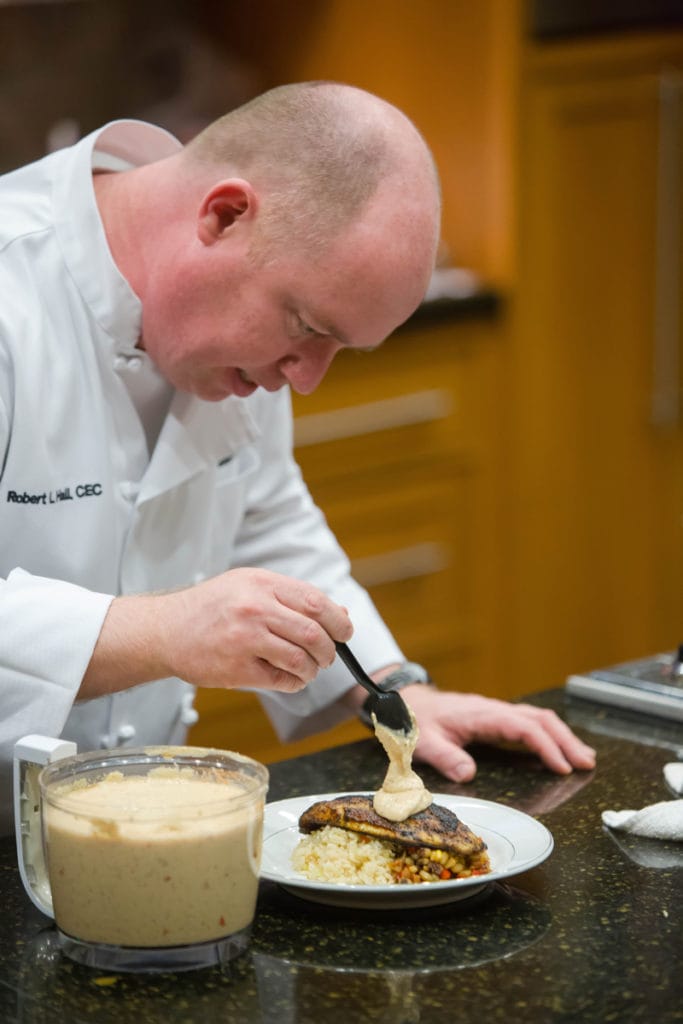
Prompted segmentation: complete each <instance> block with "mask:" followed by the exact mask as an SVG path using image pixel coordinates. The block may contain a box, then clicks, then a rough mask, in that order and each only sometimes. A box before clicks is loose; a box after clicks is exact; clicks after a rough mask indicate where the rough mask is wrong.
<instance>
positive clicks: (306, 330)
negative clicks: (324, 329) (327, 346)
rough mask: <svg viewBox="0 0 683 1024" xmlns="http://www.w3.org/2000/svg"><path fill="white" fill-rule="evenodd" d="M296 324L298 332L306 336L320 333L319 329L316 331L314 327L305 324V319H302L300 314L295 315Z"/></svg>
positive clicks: (309, 336)
mask: <svg viewBox="0 0 683 1024" xmlns="http://www.w3.org/2000/svg"><path fill="white" fill-rule="evenodd" d="M297 325H298V328H299V334H302V335H304V337H306V338H311V337H314V336H315V335H320V331H316V329H315V327H311V325H310V324H307V323H306V321H305V320H302V319H301V317H300V316H299V317H297Z"/></svg>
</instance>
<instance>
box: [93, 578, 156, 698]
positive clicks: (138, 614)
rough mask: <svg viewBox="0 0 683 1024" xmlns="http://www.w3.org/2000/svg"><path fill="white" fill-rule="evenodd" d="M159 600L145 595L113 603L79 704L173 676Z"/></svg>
mask: <svg viewBox="0 0 683 1024" xmlns="http://www.w3.org/2000/svg"><path fill="white" fill-rule="evenodd" d="M160 600H162V598H161V595H149V594H142V595H136V596H130V597H117V598H115V599H114V600H113V601H112V603H111V605H110V606H109V611H108V612H107V615H106V616H105V619H104V622H103V624H102V630H101V632H100V635H99V637H98V640H97V644H96V645H95V649H94V650H93V654H92V657H91V659H90V663H89V664H88V668H87V670H86V672H85V675H84V676H83V680H82V682H81V686H80V689H79V691H78V694H77V697H76V699H77V700H90V699H91V698H93V697H101V696H103V695H104V694H107V693H115V692H117V691H119V690H126V689H128V688H129V687H131V686H137V685H138V684H139V683H148V682H151V681H152V680H154V679H163V678H165V677H166V676H169V675H172V674H173V671H172V668H171V666H170V665H169V663H168V661H167V660H166V656H165V655H166V650H165V644H164V640H163V634H162V622H163V617H162V615H161V614H160V612H161V609H160V608H159V601H160Z"/></svg>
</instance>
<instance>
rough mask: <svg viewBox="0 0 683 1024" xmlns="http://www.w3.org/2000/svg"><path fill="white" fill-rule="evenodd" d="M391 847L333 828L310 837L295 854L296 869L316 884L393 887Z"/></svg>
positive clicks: (322, 830) (297, 848)
mask: <svg viewBox="0 0 683 1024" xmlns="http://www.w3.org/2000/svg"><path fill="white" fill-rule="evenodd" d="M393 859H394V852H393V849H392V847H391V844H390V843H386V842H384V841H383V840H381V839H371V838H370V837H368V836H362V835H360V834H359V833H357V832H349V831H347V830H346V829H343V828H335V827H334V826H333V825H325V827H324V828H321V829H318V830H317V831H315V832H311V833H309V835H307V836H304V837H303V839H301V840H300V842H299V844H298V845H297V846H296V847H295V848H294V852H293V853H292V866H293V867H294V869H295V870H296V871H300V872H301V873H302V874H303V875H305V876H306V878H310V879H311V880H312V881H315V882H338V883H341V884H342V885H390V884H391V883H392V882H393V881H394V878H393V875H392V874H391V868H390V864H391V862H392V860H393Z"/></svg>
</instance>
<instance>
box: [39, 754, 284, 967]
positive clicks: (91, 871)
mask: <svg viewBox="0 0 683 1024" xmlns="http://www.w3.org/2000/svg"><path fill="white" fill-rule="evenodd" d="M233 774H234V773H233ZM264 774H265V770H264ZM264 799H265V785H264V784H263V785H261V786H260V787H258V786H257V787H255V786H254V785H253V783H252V785H251V787H250V788H246V789H245V786H244V785H242V784H241V782H240V781H239V780H238V781H234V780H233V779H232V778H231V777H230V773H229V772H225V773H222V772H221V771H220V770H218V769H213V770H209V771H203V772H199V773H198V772H197V771H196V770H195V769H193V768H187V767H180V766H178V765H177V764H173V763H170V764H162V765H157V766H154V767H151V768H147V769H146V770H145V771H144V773H143V774H124V773H123V772H122V771H117V770H115V771H110V772H108V773H106V774H100V777H99V778H98V779H96V780H95V781H90V780H88V779H82V778H81V779H77V780H76V781H73V782H71V783H69V782H67V783H61V784H59V785H56V786H54V787H51V788H50V789H49V790H48V794H47V797H46V799H45V800H44V803H43V815H44V821H43V830H44V837H45V846H46V853H47V860H48V871H49V876H50V885H51V888H52V898H53V904H54V912H55V920H56V922H57V925H58V927H59V928H60V929H61V931H62V932H64V933H66V934H67V935H71V936H73V937H74V938H78V939H81V940H84V941H86V942H93V943H106V944H110V945H118V946H133V947H166V946H183V945H188V944H191V943H201V942H207V941H210V940H216V939H219V938H223V937H225V936H227V935H231V934H233V933H235V932H239V931H240V930H241V929H243V928H246V927H247V926H248V925H250V924H251V921H252V918H253V915H254V907H255V904H256V894H257V886H258V871H259V863H260V853H261V837H262V821H263V805H264Z"/></svg>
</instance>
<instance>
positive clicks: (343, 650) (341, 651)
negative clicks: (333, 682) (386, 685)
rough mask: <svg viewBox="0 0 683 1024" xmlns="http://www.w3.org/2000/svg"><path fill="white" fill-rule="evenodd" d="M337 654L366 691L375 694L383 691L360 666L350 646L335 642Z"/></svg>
mask: <svg viewBox="0 0 683 1024" xmlns="http://www.w3.org/2000/svg"><path fill="white" fill-rule="evenodd" d="M336 648H337V654H338V655H339V657H340V658H341V660H342V661H343V662H344V664H345V665H346V667H347V668H348V670H349V672H350V673H351V675H352V676H353V678H354V679H355V680H356V682H357V683H360V685H361V686H364V687H365V689H366V690H367V691H368V693H374V694H375V695H377V694H381V693H382V692H383V691H382V690H380V688H379V686H378V685H377V683H374V682H373V681H372V679H371V678H370V676H369V675H368V674H367V672H366V671H365V669H364V668H363V667H362V666H361V664H360V662H359V661H357V659H356V656H355V655H354V654H353V652H352V651H351V649H350V647H347V646H346V644H343V643H337V644H336Z"/></svg>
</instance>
